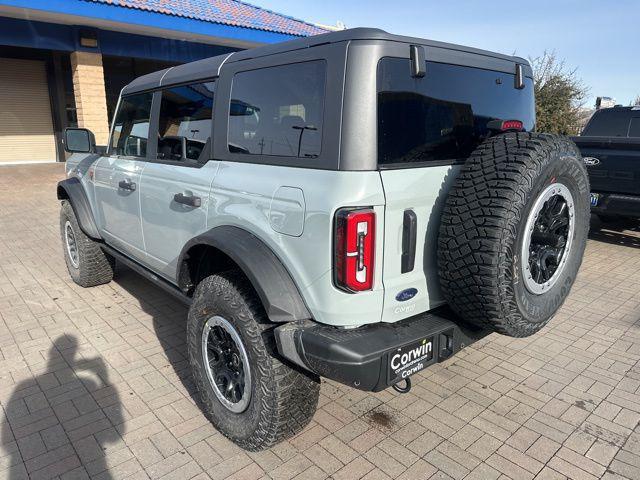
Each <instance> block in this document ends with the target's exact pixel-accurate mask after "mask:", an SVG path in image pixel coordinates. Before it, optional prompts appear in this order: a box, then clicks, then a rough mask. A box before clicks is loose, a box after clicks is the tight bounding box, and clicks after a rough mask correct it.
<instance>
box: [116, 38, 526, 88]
mask: <svg viewBox="0 0 640 480" xmlns="http://www.w3.org/2000/svg"><path fill="white" fill-rule="evenodd" d="M352 40H386V41H392V42H401V43H407V44H414V45H424V46H427V47H436V48H443V49H448V50H455V51H459V52H467V53H472V54H477V55H482V56H486V57H493V58H498V59H502V60H507V61H512V62H517V63H521V64H523V65H526V66H529V62H528V61H527V60H525V59H524V58H520V57H513V56H510V55H503V54H500V53H495V52H490V51H487V50H481V49H478V48H473V47H465V46H462V45H455V44H452V43H446V42H437V41H434V40H426V39H423V38H414V37H406V36H402V35H393V34H391V33H387V32H385V31H384V30H380V29H378V28H350V29H347V30H340V31H337V32H329V33H323V34H320V35H314V36H311V37H304V38H297V39H295V40H289V41H287V42H281V43H274V44H269V45H263V46H260V47H256V48H250V49H248V50H241V51H239V52H234V53H228V54H224V55H218V56H216V57H211V58H206V59H204V60H198V61H195V62H190V63H185V64H183V65H178V66H175V67H170V68H166V69H164V70H160V71H158V72H153V73H149V74H147V75H143V76H141V77H138V78H136V79H135V80H133V81H132V82H131V83H130V84H128V85H127V86H125V87H124V89H123V90H122V93H123V94H129V93H134V92H139V91H143V90H149V89H153V88H158V87H161V86H166V85H174V84H179V83H184V82H188V81H192V80H202V79H206V78H214V77H217V76H218V75H219V74H220V68H221V67H222V65H223V64H224V63H226V62H228V63H235V62H240V61H243V60H248V59H250V58H258V57H266V56H268V55H274V54H277V53H284V52H290V51H294V50H302V49H305V48H311V47H315V46H319V45H326V44H330V43H338V42H346V41H352Z"/></svg>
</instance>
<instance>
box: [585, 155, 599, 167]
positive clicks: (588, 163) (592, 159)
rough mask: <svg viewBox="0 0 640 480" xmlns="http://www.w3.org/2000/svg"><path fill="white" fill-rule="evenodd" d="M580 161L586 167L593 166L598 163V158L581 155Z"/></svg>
mask: <svg viewBox="0 0 640 480" xmlns="http://www.w3.org/2000/svg"><path fill="white" fill-rule="evenodd" d="M582 161H583V162H584V164H585V165H586V166H587V167H595V166H596V165H600V159H598V158H595V157H583V158H582Z"/></svg>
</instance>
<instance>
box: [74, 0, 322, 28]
mask: <svg viewBox="0 0 640 480" xmlns="http://www.w3.org/2000/svg"><path fill="white" fill-rule="evenodd" d="M85 1H89V2H96V3H103V4H108V5H113V6H115V7H124V8H135V9H138V10H146V11H149V12H155V13H162V14H165V15H174V16H177V17H185V18H191V19H194V20H201V21H204V22H212V23H220V24H224V25H231V26H235V27H243V28H253V29H257V30H266V31H269V32H277V33H284V34H288V35H296V36H300V37H308V36H311V35H317V34H319V33H326V30H325V29H323V28H321V27H317V26H315V25H312V24H310V23H307V22H304V21H302V20H298V19H296V18H292V17H289V16H286V15H282V14H280V13H276V12H272V11H270V10H266V9H264V8H261V7H257V6H255V5H250V4H248V3H245V2H241V1H238V0H85Z"/></svg>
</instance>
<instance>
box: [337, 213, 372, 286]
mask: <svg viewBox="0 0 640 480" xmlns="http://www.w3.org/2000/svg"><path fill="white" fill-rule="evenodd" d="M375 238H376V214H375V212H374V211H373V210H372V209H370V208H367V209H361V210H354V209H342V210H338V212H337V213H336V221H335V239H334V242H335V253H334V272H335V277H334V278H335V283H336V286H337V287H338V288H341V289H342V290H346V291H348V292H362V291H364V290H371V288H372V287H373V273H374V272H373V271H374V260H375Z"/></svg>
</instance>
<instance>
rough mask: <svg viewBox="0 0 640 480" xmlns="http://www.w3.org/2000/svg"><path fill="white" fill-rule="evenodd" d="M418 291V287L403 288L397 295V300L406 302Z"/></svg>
mask: <svg viewBox="0 0 640 480" xmlns="http://www.w3.org/2000/svg"><path fill="white" fill-rule="evenodd" d="M417 293H418V289H417V288H407V289H406V290H402V291H401V292H400V293H398V294H397V295H396V300H397V301H398V302H406V301H407V300H411V299H412V298H413V297H415V296H416V294H417Z"/></svg>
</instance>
